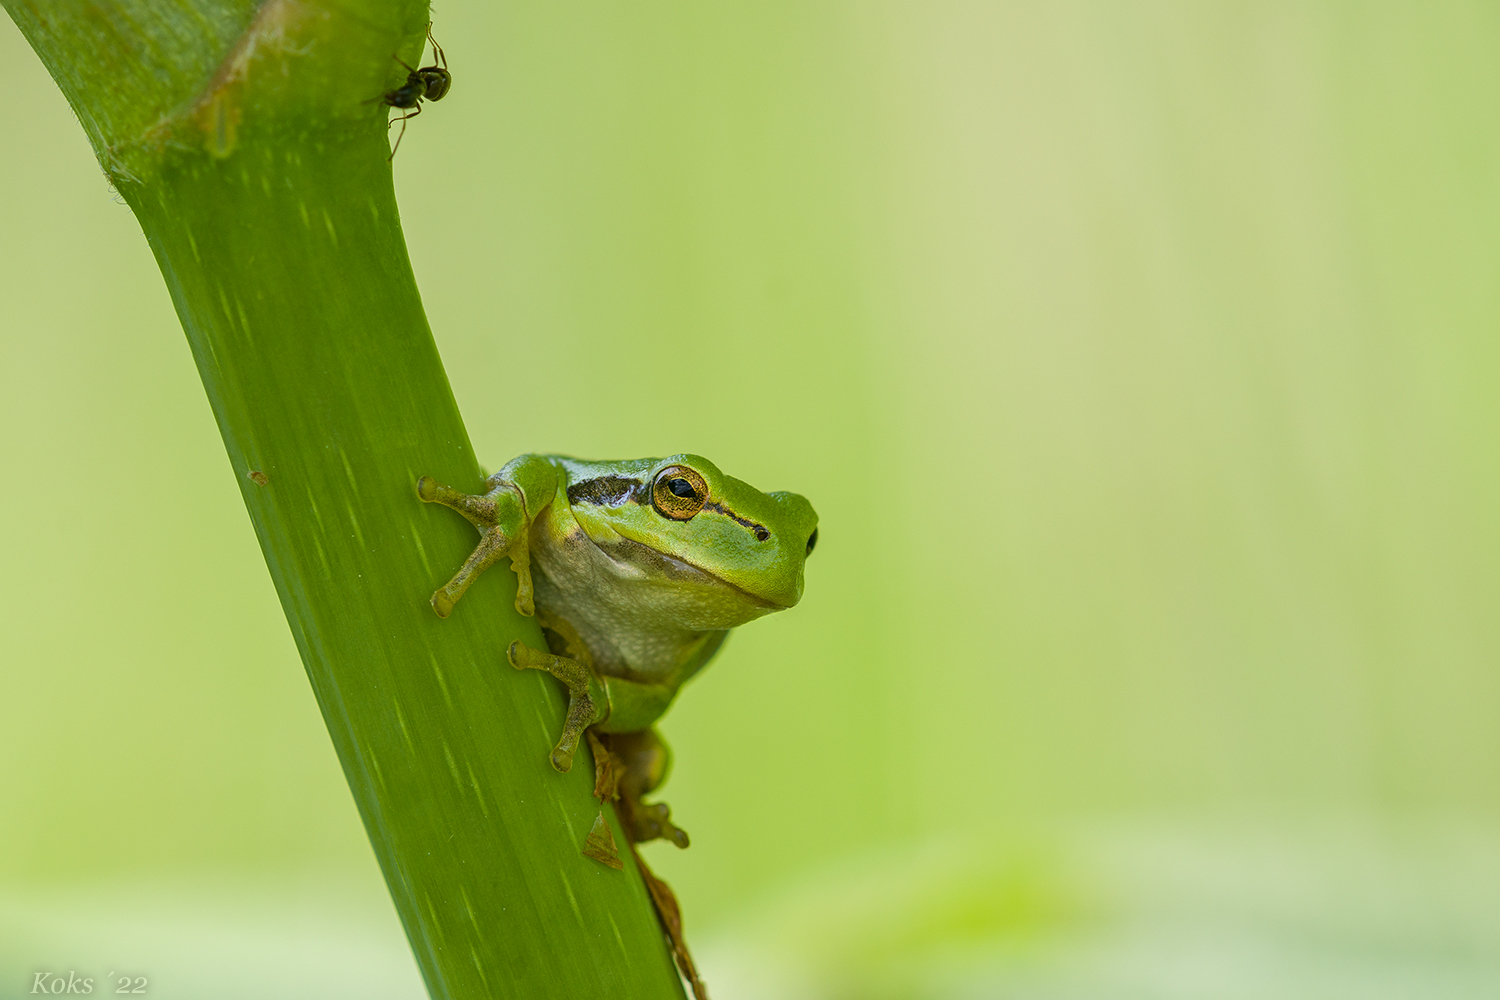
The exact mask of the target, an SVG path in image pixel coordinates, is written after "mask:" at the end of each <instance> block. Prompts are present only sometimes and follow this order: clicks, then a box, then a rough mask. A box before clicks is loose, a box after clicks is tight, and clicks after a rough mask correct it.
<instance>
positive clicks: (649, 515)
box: [417, 455, 818, 867]
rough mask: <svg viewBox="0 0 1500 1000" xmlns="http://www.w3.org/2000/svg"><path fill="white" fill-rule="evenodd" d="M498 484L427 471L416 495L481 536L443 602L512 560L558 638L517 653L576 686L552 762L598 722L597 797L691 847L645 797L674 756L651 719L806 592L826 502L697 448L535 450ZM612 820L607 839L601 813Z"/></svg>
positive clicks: (644, 829)
mask: <svg viewBox="0 0 1500 1000" xmlns="http://www.w3.org/2000/svg"><path fill="white" fill-rule="evenodd" d="M485 486H486V489H487V491H486V492H485V493H484V494H483V495H481V496H471V495H468V494H465V493H460V492H458V491H457V490H454V489H451V488H449V487H447V486H444V485H442V484H440V483H437V482H435V481H433V480H432V479H431V478H428V477H426V476H424V477H422V478H421V479H420V480H418V482H417V495H418V497H420V498H421V499H422V500H423V501H425V502H428V503H439V504H443V505H444V506H446V507H451V508H452V509H454V510H456V511H458V512H459V513H460V514H462V515H463V516H464V517H465V518H467V519H468V520H469V522H470V523H472V524H473V525H474V527H476V528H477V529H479V534H480V541H479V545H478V546H477V547H476V548H475V549H474V551H473V553H472V554H471V555H470V556H469V558H468V560H467V561H466V562H465V563H464V565H463V567H462V568H461V569H460V570H459V571H458V572H457V574H455V575H454V577H453V579H451V580H449V581H448V583H447V584H446V585H444V586H443V587H442V588H440V589H439V590H438V591H437V592H436V593H434V594H433V595H432V607H433V609H434V610H435V611H436V612H437V613H438V615H439V616H441V617H444V618H446V617H447V616H448V615H449V614H451V613H452V611H453V608H454V605H455V604H457V603H458V601H459V599H460V598H461V597H463V595H464V592H465V591H466V590H468V588H469V586H470V585H471V584H472V583H473V582H474V580H475V579H476V578H477V577H478V576H479V574H480V573H482V572H483V571H484V570H485V569H486V568H487V567H489V566H491V565H493V564H494V563H495V562H496V561H498V560H499V559H500V558H501V557H509V558H510V563H511V569H513V570H514V571H515V573H516V576H517V577H518V578H519V580H518V582H519V586H518V589H517V592H516V610H517V611H519V612H520V613H521V614H523V615H532V614H535V615H536V617H537V619H538V622H539V624H540V625H541V626H542V632H543V635H544V636H545V637H546V640H547V649H545V650H541V649H533V648H531V647H530V646H527V645H525V644H524V643H520V642H513V643H511V645H510V647H509V648H508V649H507V650H506V658H507V659H508V660H509V661H510V664H511V666H513V667H515V668H516V669H518V670H525V669H534V670H545V671H547V672H548V673H550V674H552V675H553V676H554V677H556V678H557V679H558V680H560V681H562V682H563V684H565V685H566V686H567V689H568V713H567V718H566V721H565V722H564V723H563V727H562V734H561V736H560V738H559V739H558V741H557V746H556V747H555V748H554V749H553V750H552V755H551V760H552V766H553V767H555V768H557V769H558V770H559V771H566V770H568V769H569V768H570V767H572V764H573V755H574V753H575V752H576V751H577V749H578V744H579V741H580V739H581V738H583V736H584V734H585V733H587V735H588V738H589V742H590V745H591V747H592V749H593V750H594V756H595V767H596V774H595V778H596V784H595V794H596V795H598V796H599V797H601V798H605V799H616V800H617V809H618V812H619V815H620V819H621V824H622V826H623V828H624V829H625V832H626V835H627V836H628V837H630V838H631V840H633V841H636V842H640V841H646V840H652V839H655V838H657V837H663V838H666V839H668V840H671V841H672V842H673V843H675V844H677V846H679V847H686V846H687V842H688V838H687V835H686V834H685V833H684V832H683V831H681V830H679V829H678V828H677V827H675V826H673V825H672V822H671V819H670V815H671V813H670V810H669V809H668V808H667V806H666V805H665V804H661V803H657V804H654V805H648V804H646V803H644V802H643V801H642V796H644V795H646V794H647V793H649V792H650V791H652V790H653V789H655V788H656V787H657V786H659V785H660V784H661V783H662V781H663V780H665V778H666V775H667V770H668V768H669V766H670V755H669V751H668V750H667V747H666V744H665V743H664V742H662V740H661V737H660V736H658V735H657V733H656V731H655V730H654V729H653V728H652V724H653V723H655V722H656V720H657V719H659V718H660V717H661V715H662V713H663V712H665V711H666V710H667V706H668V705H670V704H671V703H672V699H673V698H675V697H676V695H677V691H678V689H679V688H681V687H682V685H683V683H684V682H685V681H687V680H688V678H690V677H692V676H693V675H694V674H696V673H697V672H698V671H699V670H701V669H703V666H704V665H705V664H706V663H708V661H709V660H710V659H712V658H713V655H714V654H715V653H716V652H718V651H719V648H720V647H721V646H723V644H724V640H725V638H726V637H727V636H728V634H729V630H730V629H732V628H734V627H735V626H737V625H743V624H745V623H746V622H748V621H753V620H754V619H756V618H759V617H761V616H762V615H766V614H770V613H771V612H773V611H781V610H783V609H785V608H789V607H791V606H792V605H794V604H796V603H797V601H798V600H800V599H801V597H802V571H803V563H804V561H805V560H806V558H807V557H808V555H810V554H811V553H812V550H813V546H814V545H816V544H817V541H818V515H817V514H816V513H815V512H814V511H813V508H812V504H810V503H808V502H807V500H806V499H805V498H803V497H801V496H798V495H797V494H795V493H762V492H761V491H759V490H757V489H755V488H754V487H752V486H750V485H748V484H746V483H743V482H741V481H740V480H738V479H735V478H733V477H731V476H726V475H724V474H723V473H722V472H720V471H719V469H718V468H717V467H716V466H715V465H714V464H713V463H712V462H710V461H709V460H708V459H706V458H702V457H700V456H698V455H673V456H671V457H670V458H643V459H637V460H633V461H631V460H626V461H602V462H591V461H580V460H578V459H573V458H565V457H563V456H560V455H522V456H520V457H519V458H516V459H514V460H512V461H511V462H509V463H508V464H506V466H505V467H504V468H503V469H501V470H500V471H499V472H497V473H495V474H494V475H493V476H491V477H489V479H488V480H487V481H486V483H485ZM601 828H602V829H603V830H604V833H605V835H606V836H608V831H607V828H606V827H603V825H602V820H601V823H600V824H596V832H598V830H599V829H601ZM592 839H593V838H592V836H591V840H592ZM612 852H613V840H612V838H611V839H610V843H609V846H608V850H607V851H606V852H605V853H604V854H601V853H598V852H595V851H589V850H586V851H585V853H588V854H589V855H590V856H591V857H598V858H599V860H601V861H605V862H606V863H610V862H609V858H608V857H607V856H606V855H607V854H608V853H612ZM614 864H615V866H616V867H618V860H616V861H614Z"/></svg>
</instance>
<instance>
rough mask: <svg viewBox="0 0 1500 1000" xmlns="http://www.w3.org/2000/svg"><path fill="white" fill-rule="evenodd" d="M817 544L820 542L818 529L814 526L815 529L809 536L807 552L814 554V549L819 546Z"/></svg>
mask: <svg viewBox="0 0 1500 1000" xmlns="http://www.w3.org/2000/svg"><path fill="white" fill-rule="evenodd" d="M817 544H818V529H817V528H814V529H813V533H812V534H810V535H808V536H807V554H808V555H812V550H813V549H814V548H816V547H817Z"/></svg>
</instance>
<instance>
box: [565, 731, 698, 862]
mask: <svg viewBox="0 0 1500 1000" xmlns="http://www.w3.org/2000/svg"><path fill="white" fill-rule="evenodd" d="M589 742H590V744H591V745H592V746H593V749H594V760H595V767H596V772H595V780H594V795H595V796H597V797H599V798H606V797H609V798H614V799H616V800H617V801H616V803H615V811H616V812H617V813H618V814H619V816H620V826H621V828H622V829H623V830H624V831H625V835H626V836H627V837H629V838H630V840H631V842H632V843H636V844H640V843H644V842H646V841H648V840H657V839H660V840H670V841H671V842H672V843H674V844H676V845H677V846H678V847H687V846H688V843H689V841H688V835H687V831H686V830H683V829H682V828H681V827H678V826H675V825H673V823H672V818H671V817H672V809H671V807H670V806H668V805H667V804H666V803H665V802H644V801H642V799H643V797H644V796H645V795H646V793H647V792H650V791H651V790H652V789H654V788H657V787H659V786H660V785H661V783H662V782H663V781H665V780H666V779H667V772H668V771H670V770H671V768H672V752H671V751H670V750H668V749H667V744H666V743H665V742H663V741H662V738H661V737H660V736H658V735H657V734H656V730H654V729H642V730H639V731H637V732H631V733H605V734H603V736H602V738H600V737H595V736H594V734H593V733H592V732H590V733H589ZM601 748H602V750H603V754H602V755H601V753H600V750H601Z"/></svg>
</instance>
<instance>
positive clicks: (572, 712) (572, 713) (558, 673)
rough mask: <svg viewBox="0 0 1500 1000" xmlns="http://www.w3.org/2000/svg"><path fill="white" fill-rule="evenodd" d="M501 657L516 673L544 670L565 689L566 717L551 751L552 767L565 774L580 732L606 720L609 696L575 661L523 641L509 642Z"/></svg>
mask: <svg viewBox="0 0 1500 1000" xmlns="http://www.w3.org/2000/svg"><path fill="white" fill-rule="evenodd" d="M505 658H506V659H507V660H509V661H510V665H511V666H513V667H515V668H516V669H517V670H545V671H547V673H549V674H551V675H552V676H553V677H556V678H557V679H558V680H560V681H562V682H563V683H564V684H566V685H567V686H568V718H567V721H565V722H564V723H563V731H562V736H560V737H559V738H558V740H557V746H556V748H554V749H553V751H552V766H553V767H555V768H557V769H558V770H559V771H566V770H568V769H569V768H571V767H572V766H573V755H574V754H575V753H576V752H577V751H578V741H579V740H580V739H582V738H583V731H584V730H585V729H587V728H588V727H589V726H592V725H593V724H594V723H596V722H603V721H604V720H605V719H607V718H608V717H609V695H608V694H607V693H606V692H605V690H604V685H602V684H600V683H599V679H598V678H597V677H595V676H594V672H593V671H592V670H590V669H589V668H588V667H586V666H584V665H583V664H582V663H579V662H578V661H577V660H575V659H572V658H571V657H567V656H558V655H556V654H554V653H543V652H541V651H540V650H536V649H532V648H531V647H530V646H528V645H526V644H525V643H523V642H513V643H511V644H510V647H509V648H508V649H506V651H505Z"/></svg>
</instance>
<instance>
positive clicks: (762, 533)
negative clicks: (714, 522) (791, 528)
mask: <svg viewBox="0 0 1500 1000" xmlns="http://www.w3.org/2000/svg"><path fill="white" fill-rule="evenodd" d="M703 509H704V510H711V511H714V512H715V513H718V514H723V515H724V516H725V517H731V518H734V520H736V521H738V522H739V523H740V524H741V525H743V526H744V527H746V528H749V529H750V530H751V531H753V532H755V540H756V541H758V542H763V541H765V540H766V539H767V538H770V537H771V533H770V532H769V531H767V530H766V526H765V525H763V524H757V523H756V522H754V521H749V520H746V519H745V518H743V517H740V516H739V515H738V514H736V513H735V512H734V511H732V510H730V509H729V508H728V507H725V506H724V505H723V504H721V503H706V504H704V505H703Z"/></svg>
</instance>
